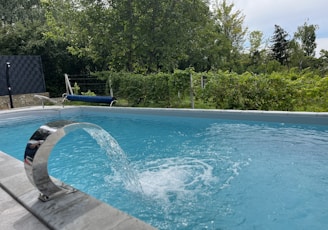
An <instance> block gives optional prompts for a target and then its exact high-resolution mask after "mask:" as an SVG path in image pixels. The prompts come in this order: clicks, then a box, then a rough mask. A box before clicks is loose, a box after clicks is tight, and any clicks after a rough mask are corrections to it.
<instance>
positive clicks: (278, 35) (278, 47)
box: [271, 25, 289, 65]
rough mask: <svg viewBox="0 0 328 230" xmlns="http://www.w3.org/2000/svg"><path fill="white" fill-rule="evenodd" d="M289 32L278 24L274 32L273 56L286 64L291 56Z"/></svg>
mask: <svg viewBox="0 0 328 230" xmlns="http://www.w3.org/2000/svg"><path fill="white" fill-rule="evenodd" d="M287 37H288V33H287V32H286V31H285V30H284V29H283V28H281V27H280V26H278V25H275V30H274V34H273V37H272V40H271V42H272V47H271V51H272V56H273V58H274V59H275V60H277V61H278V62H279V63H280V64H282V65H286V64H287V62H288V58H289V40H287Z"/></svg>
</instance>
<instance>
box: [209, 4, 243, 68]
mask: <svg viewBox="0 0 328 230" xmlns="http://www.w3.org/2000/svg"><path fill="white" fill-rule="evenodd" d="M233 7H234V4H233V3H231V4H228V3H227V1H226V0H223V1H222V2H221V3H220V4H219V5H218V6H217V9H216V10H215V17H214V18H215V25H216V28H217V32H218V33H219V34H223V36H224V39H226V40H227V41H228V43H229V47H227V48H228V52H226V53H224V54H221V55H222V56H223V57H224V58H226V64H227V66H228V67H229V69H230V70H231V69H232V67H233V66H237V65H238V63H237V62H236V60H237V59H238V55H239V54H240V52H241V51H242V50H243V44H244V42H245V35H246V33H247V28H245V27H244V26H243V23H244V19H245V16H244V15H243V14H242V13H241V11H240V10H237V11H235V12H234V11H233Z"/></svg>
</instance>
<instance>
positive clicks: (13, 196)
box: [0, 151, 155, 230]
mask: <svg viewBox="0 0 328 230" xmlns="http://www.w3.org/2000/svg"><path fill="white" fill-rule="evenodd" d="M0 194H1V205H0V213H1V215H0V228H1V229H4V230H5V229H24V230H26V229H31V230H32V229H33V230H42V229H136V230H137V229H145V230H147V229H149V230H151V229H155V228H154V227H152V226H150V225H148V224H146V223H144V222H142V221H141V220H139V219H136V218H134V217H132V216H129V215H127V214H125V213H123V212H122V211H120V210H117V209H115V208H113V207H111V206H109V205H107V204H105V203H103V202H101V201H99V200H97V199H95V198H93V197H91V196H89V195H87V194H85V193H83V192H81V191H76V192H74V193H70V194H66V195H64V196H59V197H56V198H54V199H52V200H50V201H47V202H42V201H40V200H39V199H38V194H39V191H38V190H37V189H36V188H34V186H33V185H32V184H31V183H30V182H29V181H28V178H27V176H26V174H25V171H24V167H23V162H21V161H19V160H17V159H15V158H13V157H11V156H9V155H7V154H6V153H4V152H1V151H0Z"/></svg>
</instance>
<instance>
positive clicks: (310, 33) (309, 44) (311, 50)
mask: <svg viewBox="0 0 328 230" xmlns="http://www.w3.org/2000/svg"><path fill="white" fill-rule="evenodd" d="M318 28H319V27H318V25H308V24H307V22H305V23H304V25H303V26H299V27H298V28H297V32H295V34H294V38H295V39H296V40H297V41H299V42H300V45H301V48H302V50H303V52H304V55H305V56H307V57H314V56H315V49H316V47H317V44H316V42H315V40H316V34H315V31H316V30H317V29H318Z"/></svg>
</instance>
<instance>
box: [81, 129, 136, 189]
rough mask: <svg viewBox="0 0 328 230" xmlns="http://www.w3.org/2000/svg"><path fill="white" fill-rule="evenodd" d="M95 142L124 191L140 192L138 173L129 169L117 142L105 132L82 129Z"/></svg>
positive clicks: (125, 157)
mask: <svg viewBox="0 0 328 230" xmlns="http://www.w3.org/2000/svg"><path fill="white" fill-rule="evenodd" d="M84 130H85V131H86V132H87V133H89V135H90V136H91V137H92V138H93V139H95V140H96V142H97V143H98V145H99V146H100V147H101V148H102V149H103V150H104V151H105V152H106V154H107V156H108V157H109V159H110V166H111V168H112V169H113V171H114V174H115V175H116V176H118V177H120V178H121V179H122V182H123V183H124V185H125V187H126V189H128V190H132V191H136V192H142V187H141V184H140V181H139V177H138V173H137V172H136V171H135V170H134V168H133V167H131V165H130V162H129V160H128V158H127V156H126V154H125V152H124V151H123V150H122V148H121V147H120V145H119V144H118V143H117V141H116V140H115V139H114V138H113V137H112V136H111V135H110V134H109V133H108V132H107V131H105V130H103V129H97V128H84Z"/></svg>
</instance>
